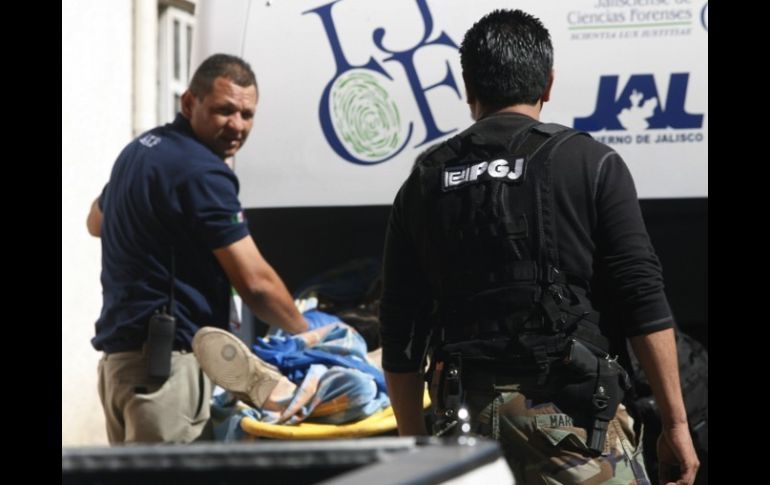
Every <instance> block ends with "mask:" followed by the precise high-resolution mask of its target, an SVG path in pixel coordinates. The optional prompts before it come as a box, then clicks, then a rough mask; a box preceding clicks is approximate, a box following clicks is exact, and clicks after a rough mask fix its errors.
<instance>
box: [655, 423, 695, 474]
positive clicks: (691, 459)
mask: <svg viewBox="0 0 770 485" xmlns="http://www.w3.org/2000/svg"><path fill="white" fill-rule="evenodd" d="M698 467H700V461H699V460H698V455H697V454H696V453H695V447H694V446H693V444H692V438H691V437H690V430H689V429H688V427H687V425H679V426H674V427H672V428H670V429H667V430H663V432H662V433H661V434H660V436H659V437H658V480H659V482H660V483H661V484H665V485H692V483H693V482H695V474H696V473H697V472H698Z"/></svg>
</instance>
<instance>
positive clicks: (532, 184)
mask: <svg viewBox="0 0 770 485" xmlns="http://www.w3.org/2000/svg"><path fill="white" fill-rule="evenodd" d="M576 135H585V136H587V135H586V134H585V133H582V132H579V131H576V130H574V129H571V128H567V127H565V126H561V125H557V124H542V123H538V122H532V123H531V124H529V125H527V126H525V127H524V128H522V129H520V130H519V131H518V132H516V133H515V134H514V135H513V136H512V137H511V138H510V140H509V142H508V143H507V144H506V145H505V146H502V145H500V144H494V143H490V142H489V141H487V140H485V139H484V137H483V135H480V134H478V133H471V134H465V135H458V136H456V137H454V138H452V139H450V140H448V141H447V143H445V144H443V145H441V146H440V147H439V148H438V149H436V150H434V151H433V152H431V153H429V154H428V155H427V156H426V157H425V159H424V160H423V161H422V162H421V163H420V164H419V166H418V170H420V176H421V189H422V190H423V192H424V195H425V200H428V201H429V202H428V203H429V204H430V207H429V208H428V217H427V220H428V222H427V225H428V228H427V232H428V237H429V238H430V244H429V247H430V248H431V249H432V252H431V254H430V255H429V260H430V261H429V264H430V270H431V271H432V272H433V274H434V277H435V278H434V279H433V280H434V282H435V284H436V286H437V287H438V291H437V293H438V295H437V296H438V298H437V300H438V302H437V311H436V320H437V321H438V322H439V326H440V329H441V332H442V334H443V337H442V341H443V343H452V342H463V341H484V340H487V341H488V340H490V339H495V338H496V337H499V336H500V335H503V336H508V337H510V338H511V341H513V342H514V346H513V347H511V346H506V348H505V349H504V352H502V351H503V349H500V350H501V355H503V354H504V356H506V357H508V358H517V357H528V358H531V357H532V356H534V357H535V360H538V361H539V360H543V359H544V358H545V355H546V354H552V353H559V352H561V351H563V349H564V347H565V345H566V343H567V341H568V339H570V338H579V339H580V340H582V341H583V342H584V343H586V344H588V345H589V346H590V347H591V348H592V349H593V350H594V351H596V352H597V353H601V352H606V350H607V344H606V340H605V339H604V338H603V337H602V336H601V334H600V333H599V330H598V327H597V325H596V323H597V322H598V315H597V314H596V312H595V311H594V309H593V308H592V307H591V304H590V302H589V301H588V298H587V297H586V295H587V292H588V283H587V282H584V281H581V280H579V279H578V278H576V277H573V276H572V275H568V274H565V273H564V272H563V271H561V270H560V268H559V254H558V246H557V230H556V227H555V206H554V195H553V180H552V174H551V159H552V157H553V155H554V153H555V152H556V151H557V150H558V149H559V147H560V146H561V145H562V143H564V142H565V141H566V140H567V139H569V138H571V137H572V136H576ZM470 347H473V346H472V345H471V346H470ZM512 350H513V352H512ZM469 352H470V353H471V354H473V352H474V350H473V348H471V349H470V351H469ZM488 356H489V349H488V348H486V349H482V350H478V357H481V358H484V357H488ZM512 356H513V357H512Z"/></svg>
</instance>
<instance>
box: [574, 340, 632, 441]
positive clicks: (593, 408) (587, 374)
mask: <svg viewBox="0 0 770 485" xmlns="http://www.w3.org/2000/svg"><path fill="white" fill-rule="evenodd" d="M565 369H566V371H567V376H566V378H567V382H566V385H565V386H564V388H563V391H562V392H561V393H560V394H561V398H562V399H564V400H566V401H567V402H570V401H571V402H572V404H574V405H573V406H570V407H572V408H573V409H575V410H576V411H577V414H578V415H579V416H577V417H578V418H582V419H580V420H581V421H582V422H584V423H586V424H587V426H586V430H587V431H588V442H587V446H588V448H589V449H590V450H591V451H592V452H594V453H596V454H597V455H600V454H601V453H602V452H603V451H604V442H605V439H606V437H607V427H608V425H609V422H610V421H611V420H612V418H614V417H615V413H616V412H617V410H618V405H619V404H620V402H621V401H622V400H623V395H624V394H625V391H627V390H628V389H630V388H631V382H630V380H629V378H628V374H627V373H626V371H625V370H624V369H623V367H622V366H621V365H620V364H619V363H618V362H617V361H616V360H615V359H610V358H609V355H605V356H603V357H598V356H596V355H595V354H594V353H593V352H591V351H590V350H589V349H588V348H587V347H586V346H585V345H583V344H582V343H580V341H578V340H573V341H572V345H571V348H570V350H569V354H568V356H567V358H566V359H565Z"/></svg>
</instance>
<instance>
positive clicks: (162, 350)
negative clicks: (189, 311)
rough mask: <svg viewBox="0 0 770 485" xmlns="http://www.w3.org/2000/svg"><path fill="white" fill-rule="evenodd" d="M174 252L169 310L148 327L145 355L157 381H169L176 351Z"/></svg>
mask: <svg viewBox="0 0 770 485" xmlns="http://www.w3.org/2000/svg"><path fill="white" fill-rule="evenodd" d="M174 270H175V268H174V250H173V248H172V249H171V275H170V281H169V286H170V290H169V298H168V309H169V312H170V313H169V312H167V311H166V307H163V310H162V311H160V312H156V313H155V314H154V315H153V316H152V317H150V321H149V323H148V325H147V341H146V342H145V344H144V354H145V358H146V359H147V375H148V376H149V377H151V378H155V379H163V380H165V379H168V376H170V375H171V352H172V351H173V350H174V336H175V335H176V319H175V318H174V272H175V271H174Z"/></svg>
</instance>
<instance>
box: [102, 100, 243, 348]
mask: <svg viewBox="0 0 770 485" xmlns="http://www.w3.org/2000/svg"><path fill="white" fill-rule="evenodd" d="M99 207H100V208H101V210H102V212H103V214H104V217H103V222H102V228H101V241H102V275H101V281H102V293H103V299H104V302H103V306H102V313H101V316H100V317H99V319H98V320H97V322H96V336H95V337H94V338H93V339H92V341H91V343H92V344H93V346H94V348H96V349H97V350H103V351H105V352H108V353H111V352H124V351H130V350H139V349H141V348H142V345H143V343H144V341H145V340H146V338H147V322H148V320H149V319H150V317H151V316H152V314H153V313H155V312H156V311H158V310H161V308H163V307H164V306H167V305H168V299H169V292H170V287H171V284H172V276H171V265H172V254H173V260H174V266H175V270H174V276H173V285H174V298H175V311H174V316H175V317H176V321H177V327H176V328H177V330H176V337H175V341H174V347H175V348H177V349H189V348H190V343H191V342H192V337H193V335H194V334H195V332H196V330H197V329H198V328H199V327H201V326H204V325H212V326H216V327H220V328H227V325H228V322H229V304H230V283H229V282H228V280H227V277H226V275H225V273H224V271H223V270H222V268H221V266H220V265H219V263H218V261H217V260H216V258H215V257H214V254H213V253H212V250H214V249H217V248H221V247H224V246H227V245H229V244H231V243H233V242H236V241H238V240H240V239H242V238H244V237H246V236H247V235H248V234H249V232H248V228H247V226H246V224H245V223H244V221H243V213H242V211H241V205H240V202H239V201H238V179H237V178H236V176H235V174H234V173H233V171H232V170H230V168H229V167H228V166H227V165H225V163H224V162H223V160H222V159H221V158H219V157H218V156H217V155H215V154H214V153H213V152H212V151H211V150H209V149H208V148H207V147H206V146H205V145H203V144H201V143H200V142H199V141H197V140H196V139H195V136H194V135H193V132H192V128H191V127H190V123H189V122H188V120H187V119H185V118H184V117H182V116H181V115H177V117H176V119H175V120H174V122H173V123H170V124H167V125H164V126H161V127H158V128H155V129H153V130H150V131H148V132H146V133H143V134H142V135H140V136H139V137H138V138H137V139H135V140H134V141H132V142H131V143H129V144H128V146H126V148H124V149H123V151H122V152H121V154H120V155H119V156H118V159H117V161H116V162H115V166H114V167H113V169H112V174H111V176H110V180H109V182H108V183H107V185H106V186H105V187H104V190H103V191H102V194H101V196H100V197H99Z"/></svg>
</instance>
